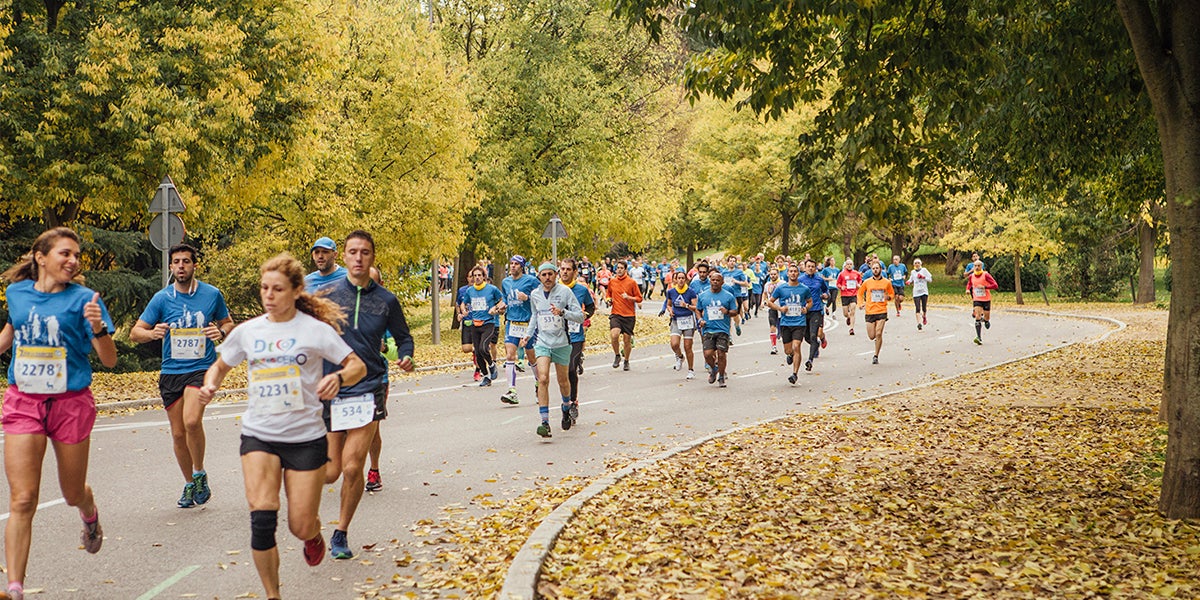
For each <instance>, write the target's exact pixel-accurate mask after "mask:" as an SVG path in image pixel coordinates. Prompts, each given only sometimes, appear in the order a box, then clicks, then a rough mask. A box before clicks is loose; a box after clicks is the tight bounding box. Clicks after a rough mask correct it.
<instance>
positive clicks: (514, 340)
mask: <svg viewBox="0 0 1200 600" xmlns="http://www.w3.org/2000/svg"><path fill="white" fill-rule="evenodd" d="M513 325H516V326H518V327H528V326H529V323H528V322H521V323H518V322H515V321H514V322H510V323H505V325H504V333H505V335H504V343H505V344H512V345H514V346H516V347H518V348H520V347H521V337H522V336H515V337H514V336H512V335H508V334H510V333H512V326H513ZM536 341H537V334H536V333H534V334H533V337H531V338H529V341H528V342H525V346H524V347H525V348H533V343H534V342H536Z"/></svg>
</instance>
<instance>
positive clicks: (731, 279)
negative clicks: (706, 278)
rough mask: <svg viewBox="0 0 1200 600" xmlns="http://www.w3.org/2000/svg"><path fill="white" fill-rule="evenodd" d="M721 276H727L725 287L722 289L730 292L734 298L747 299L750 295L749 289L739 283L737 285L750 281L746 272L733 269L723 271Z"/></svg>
mask: <svg viewBox="0 0 1200 600" xmlns="http://www.w3.org/2000/svg"><path fill="white" fill-rule="evenodd" d="M721 274H722V275H724V276H725V285H724V286H723V287H722V288H721V289H723V290H728V291H730V292H731V293H732V294H733V295H734V296H736V297H738V298H745V297H746V296H749V295H750V289H749V288H744V287H742V286H741V285H738V284H737V283H735V282H738V281H750V280H749V279H747V278H746V272H745V271H743V270H741V269H738V268H733V269H729V270H725V269H722V270H721Z"/></svg>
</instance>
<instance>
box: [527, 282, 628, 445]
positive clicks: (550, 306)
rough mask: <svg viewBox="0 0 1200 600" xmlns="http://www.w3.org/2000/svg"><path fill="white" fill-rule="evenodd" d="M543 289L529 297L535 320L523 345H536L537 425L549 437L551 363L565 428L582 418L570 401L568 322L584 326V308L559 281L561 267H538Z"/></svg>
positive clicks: (541, 432) (576, 407) (534, 348)
mask: <svg viewBox="0 0 1200 600" xmlns="http://www.w3.org/2000/svg"><path fill="white" fill-rule="evenodd" d="M538 279H539V280H541V282H542V285H541V289H536V290H534V291H533V292H532V293H531V294H530V295H529V302H530V304H531V305H532V306H531V309H532V311H533V318H532V320H531V321H530V322H529V335H528V336H527V337H523V338H521V340H520V341H521V345H522V346H524V345H525V344H527V343H529V342H532V341H533V340H537V341H536V342H534V346H533V351H534V354H535V355H536V356H537V369H536V370H535V372H536V373H537V376H538V390H537V395H538V417H539V418H540V419H541V425H538V428H537V434H538V435H540V436H542V437H544V438H548V437H550V363H554V374H555V375H556V376H557V377H558V392H559V394H560V395H561V396H562V413H563V415H562V416H563V418H562V428H563V430H564V431H565V430H567V429H570V428H571V426H572V425H574V424H575V421H576V420H577V419H578V418H579V404H578V403H577V402H575V401H573V400H572V399H571V379H570V376H569V372H570V370H571V369H570V366H571V350H572V348H571V339H570V337H569V336H568V334H567V323H579V324H582V323H583V319H584V316H583V309H582V308H581V307H580V305H579V300H578V299H577V298H576V297H575V292H573V291H571V289H570V288H568V287H567V286H565V285H563V284H561V283H559V282H558V267H556V266H555V265H554V263H551V262H544V263H542V265H541V266H540V267H538ZM626 364H628V363H626Z"/></svg>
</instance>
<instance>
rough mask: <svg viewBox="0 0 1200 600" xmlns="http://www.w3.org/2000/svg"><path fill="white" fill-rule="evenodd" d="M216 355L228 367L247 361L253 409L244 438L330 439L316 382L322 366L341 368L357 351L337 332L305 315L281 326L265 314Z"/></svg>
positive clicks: (245, 421) (245, 422)
mask: <svg viewBox="0 0 1200 600" xmlns="http://www.w3.org/2000/svg"><path fill="white" fill-rule="evenodd" d="M217 352H219V353H220V354H221V360H222V361H224V362H225V364H227V365H229V366H236V365H239V364H241V363H242V361H246V362H247V363H248V364H247V366H248V367H249V371H250V382H249V389H248V393H249V396H250V404H249V406H248V407H247V408H246V414H245V415H243V416H242V433H243V434H245V435H248V436H251V437H254V438H257V439H260V440H263V441H268V442H286V443H298V442H311V441H313V440H315V439H317V438H320V437H323V436H324V435H325V422H324V421H323V420H322V419H321V401H320V399H318V398H317V383H318V382H320V381H321V377H322V376H323V374H324V370H323V368H322V365H323V362H322V361H326V360H327V361H329V362H331V363H334V364H340V363H341V362H342V361H343V360H345V359H346V357H347V356H349V355H350V354H351V353H352V352H353V350H351V349H350V346H349V345H347V344H346V342H345V341H343V340H342V337H341V336H340V335H338V334H337V331H335V330H334V329H333V327H330V326H329V325H327V324H326V323H325V322H323V321H320V320H318V319H316V318H314V317H312V316H310V315H308V314H306V313H303V312H299V311H297V312H296V316H295V317H293V318H292V319H291V320H290V321H286V322H282V323H276V322H273V321H270V320H268V319H267V316H266V315H263V316H260V317H255V318H253V319H250V320H249V321H246V322H245V323H242V324H241V325H238V326H237V327H235V328H234V329H233V332H232V333H230V334H229V338H228V339H226V340H225V342H224V343H222V344H221V345H220V346H217Z"/></svg>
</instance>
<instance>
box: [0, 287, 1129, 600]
mask: <svg viewBox="0 0 1200 600" xmlns="http://www.w3.org/2000/svg"><path fill="white" fill-rule="evenodd" d="M906 308H908V307H907V306H906ZM993 319H994V321H995V323H994V324H993V326H992V328H991V329H990V330H988V331H985V337H984V340H985V343H984V345H982V346H976V345H974V344H973V343H972V342H971V340H972V338H973V337H974V330H973V329H972V327H971V320H970V317H969V313H968V311H967V310H966V309H951V308H940V307H935V308H934V309H933V310H932V311H931V313H930V321H929V325H928V326H927V327H926V328H925V330H924V331H920V332H918V331H917V330H916V327H915V325H914V321H913V316H912V313H911V312H908V311H906V312H905V313H904V315H903V317H901V318H896V317H895V316H894V315H893V316H892V317H891V320H890V321H889V323H888V326H887V331H886V335H885V340H886V341H885V343H884V348H883V352H882V354H881V357H880V364H879V365H871V364H870V360H871V354H872V350H873V346H872V345H871V342H870V341H869V340H868V339H867V336H866V335H865V327H864V324H863V322H862V313H861V311H860V313H859V316H858V322H857V327H856V331H857V335H855V336H853V337H851V336H849V335H848V332H847V330H846V327H845V323H844V321H843V322H840V323H839V322H837V320H836V319H833V320H832V322H830V323H829V328H828V332H827V333H828V337H829V342H830V343H829V347H828V348H827V349H826V350H825V351H823V353H822V355H821V357H820V358H819V359H818V360H817V364H816V368H815V369H814V370H813V371H812V372H811V373H806V372H805V371H804V369H803V368H801V370H800V381H799V383H798V384H797V385H795V386H792V385H789V384H788V383H787V381H786V376H787V375H788V374H789V373H790V367H786V366H785V365H784V357H783V356H782V355H779V356H771V355H769V354H768V351H769V349H770V347H769V344H768V342H767V333H766V331H767V323H766V311H765V310H763V311H762V315H761V318H759V319H755V320H753V321H751V322H750V323H748V324H746V326H745V327H744V335H743V336H741V337H735V338H734V346H733V347H732V348H731V350H730V359H729V365H730V366H729V372H730V375H731V378H730V381H729V387H728V388H725V389H719V388H718V387H717V386H715V385H709V384H708V383H707V380H706V378H705V376H704V374H703V371H702V369H701V368H700V365H701V362H702V358H701V357H700V352H699V347H700V344H699V339H697V342H696V354H697V362H696V364H697V378H696V379H695V380H693V381H685V380H684V372H682V371H680V372H676V371H673V370H672V369H671V366H672V365H673V363H674V360H673V356H672V353H671V351H670V349H669V348H668V347H667V346H665V345H657V346H649V347H641V346H639V347H636V348H635V349H634V352H633V360H632V361H631V362H632V370H631V371H630V372H622V371H621V370H620V369H613V368H611V364H612V355H611V354H608V353H601V354H592V355H588V357H587V361H586V367H587V370H586V372H585V374H584V375H583V377H582V378H581V390H582V392H581V397H580V402H581V409H580V412H581V415H580V419H579V424H578V425H577V427H576V428H574V429H572V430H571V431H567V432H563V431H560V428H559V424H558V420H559V415H560V413H559V411H558V408H557V404H558V402H557V401H556V400H554V396H553V395H552V397H551V425H552V428H553V431H554V437H553V438H550V439H547V440H543V439H542V438H539V437H537V436H536V435H535V433H534V429H535V428H536V426H537V424H538V423H539V422H540V421H539V418H538V415H537V409H536V402H534V400H533V391H532V388H533V383H532V379H531V378H530V377H529V375H528V374H526V375H524V376H523V377H522V379H521V380H520V381H519V384H518V385H519V388H520V390H521V394H522V398H521V404H520V405H518V406H508V405H504V404H502V403H501V402H500V401H499V396H500V394H501V393H503V391H504V389H503V388H502V387H501V386H500V385H498V384H497V385H493V386H492V387H488V388H479V387H477V386H475V385H474V383H473V382H472V381H471V380H470V373H469V372H460V373H456V374H436V375H427V376H423V377H420V378H416V377H413V378H407V379H404V380H401V381H397V382H393V385H392V394H391V400H390V404H389V407H390V411H391V415H390V417H389V418H388V419H387V420H386V421H385V422H384V425H383V428H382V432H383V439H384V453H383V463H384V465H383V483H384V490H383V491H382V492H379V493H376V494H373V495H372V494H368V495H366V496H364V498H363V502H362V504H361V505H360V507H359V510H358V514H357V516H356V518H355V521H354V523H353V525H352V527H351V529H350V536H349V539H350V543H351V547H352V548H355V549H356V551H357V550H359V549H360V548H361V547H362V546H364V545H367V546H369V545H373V544H381V545H386V544H387V543H388V542H389V541H390V540H393V539H401V540H403V539H409V538H411V533H410V532H411V530H412V528H414V527H415V526H416V525H417V523H418V522H419V521H421V520H433V519H436V518H437V517H438V516H439V515H441V514H442V509H443V508H444V507H447V506H462V507H464V508H466V507H469V505H470V501H471V499H472V498H473V497H476V496H479V495H480V494H485V493H487V494H491V495H492V499H493V500H502V499H504V498H506V497H513V496H516V495H519V494H521V493H522V492H524V491H526V490H528V489H530V488H531V487H533V486H536V485H543V484H545V483H546V482H550V483H553V482H557V481H558V480H559V479H561V478H562V477H565V476H568V475H577V476H581V477H588V476H593V475H596V474H599V473H602V472H604V471H605V470H606V467H605V465H606V461H621V462H624V461H626V460H629V459H636V458H643V457H645V456H648V455H650V454H651V453H653V452H654V451H656V450H659V449H662V448H664V447H670V446H673V445H675V444H677V443H682V442H683V441H686V440H690V439H694V438H697V437H701V436H705V435H708V434H711V433H713V432H716V431H721V430H724V429H728V428H730V427H732V426H735V425H738V424H748V423H753V422H757V421H759V420H762V419H767V418H773V417H779V416H783V415H785V414H787V413H789V412H791V411H796V410H801V409H813V408H817V407H820V406H822V405H826V404H829V403H833V402H840V401H847V400H852V399H854V398H861V397H866V396H870V395H874V394H878V393H881V392H887V391H892V390H897V389H901V388H905V387H909V386H912V385H915V384H920V383H925V382H928V381H931V380H934V379H941V378H947V377H952V376H954V375H956V374H959V373H963V372H966V371H970V370H974V369H978V368H981V367H986V366H987V365H992V364H997V363H1000V362H1003V361H1007V360H1010V359H1013V358H1017V357H1020V356H1024V355H1028V354H1031V353H1034V352H1037V351H1041V350H1045V349H1048V348H1051V347H1054V346H1057V345H1060V344H1062V343H1065V342H1070V341H1077V340H1083V339H1088V338H1092V337H1096V336H1098V335H1100V334H1101V333H1102V332H1104V331H1105V330H1106V329H1107V327H1106V326H1105V325H1103V324H1101V323H1096V322H1091V321H1081V320H1073V319H1065V318H1052V317H1044V316H1037V315H1022V314H1016V313H1005V312H1004V311H1003V310H997V311H996V312H994V313H993ZM597 320H598V321H600V322H601V323H603V319H602V318H600V319H597ZM418 352H419V349H418ZM552 385H554V384H553V383H552ZM244 408H245V407H244V405H239V404H218V405H213V406H211V407H210V408H209V410H208V412H207V415H206V420H207V425H206V429H207V432H208V449H209V450H208V458H207V465H206V466H207V470H208V473H209V479H210V482H211V485H212V488H213V498H212V500H211V501H210V502H209V503H208V504H207V505H205V506H203V507H199V508H194V509H189V510H183V509H179V508H176V507H175V501H176V499H177V498H178V496H179V492H180V490H181V489H182V480H181V476H180V475H179V473H178V470H177V468H176V466H175V462H174V458H173V456H172V453H171V440H170V434H169V430H168V427H167V422H166V416H165V414H164V413H163V412H162V411H161V410H147V411H142V412H139V413H136V414H132V415H124V416H116V417H101V418H100V419H99V420H98V421H97V424H96V428H95V430H94V432H93V435H92V451H91V468H90V475H89V478H90V482H91V484H92V486H93V488H94V489H95V491H96V497H97V502H98V504H99V507H100V515H101V522H102V524H103V526H104V530H105V534H106V539H105V542H104V548H103V550H102V551H101V552H100V553H99V554H97V555H88V554H86V553H85V552H84V551H83V550H82V549H81V546H80V545H79V531H80V523H79V520H78V517H77V516H76V512H75V511H74V510H72V509H70V508H69V507H67V506H65V505H64V504H63V502H62V500H61V494H60V492H59V490H58V487H57V480H56V478H55V475H54V474H55V466H54V459H53V453H52V452H48V454H47V459H46V465H45V471H44V477H43V482H42V491H41V498H40V500H41V502H42V508H41V509H40V510H39V511H38V514H37V517H36V518H35V521H34V539H33V549H32V554H31V558H30V567H29V574H28V576H27V579H26V582H25V583H26V589H27V590H43V594H42V596H41V597H45V598H87V599H107V598H113V599H135V598H136V599H138V600H149V599H150V598H181V597H184V598H192V597H194V598H205V599H207V598H218V599H232V598H256V597H262V591H261V590H262V588H261V586H260V584H259V582H258V577H257V575H256V573H255V571H254V567H253V564H252V561H251V557H250V548H249V536H250V533H249V513H248V509H247V508H246V503H245V500H244V496H243V487H242V475H241V471H240V462H239V458H238V453H237V448H238V441H237V439H238V435H239V425H238V423H239V418H238V417H239V416H240V414H241V413H242V411H243V410H244ZM339 486H340V482H339V483H338V484H335V485H333V486H326V492H325V495H324V498H323V503H322V511H321V515H322V518H323V519H324V520H325V522H326V523H327V524H328V525H327V526H326V529H325V534H326V537H328V535H329V533H330V532H331V531H332V530H333V525H332V524H329V523H331V521H332V520H333V519H336V518H337V506H338V490H339ZM0 487H2V488H3V492H0V503H2V505H0V520H7V518H8V513H7V510H8V509H7V506H8V493H7V485H6V483H5V482H3V481H0ZM280 523H281V527H280V531H279V534H278V536H277V537H278V540H279V547H280V551H281V563H282V580H283V583H284V593H285V596H287V597H292V598H314V597H331V598H353V597H355V595H356V594H355V592H354V586H355V584H358V583H361V582H363V581H364V580H366V579H367V578H370V577H388V576H390V575H391V573H392V572H393V571H394V567H392V565H391V564H390V559H388V558H386V557H385V558H384V559H382V560H380V559H378V558H377V557H375V555H374V554H373V553H370V552H364V553H362V554H361V555H360V556H359V557H356V559H354V560H349V561H333V560H331V559H328V558H327V559H326V560H325V562H323V563H322V564H321V565H319V566H318V567H316V568H309V567H307V566H306V565H305V564H304V562H303V558H302V556H301V553H300V550H301V546H302V544H301V543H300V542H299V541H298V540H295V539H294V538H292V537H291V535H290V533H288V532H287V531H286V526H284V525H283V523H285V520H284V515H282V514H281V515H280ZM34 597H37V596H34Z"/></svg>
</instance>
